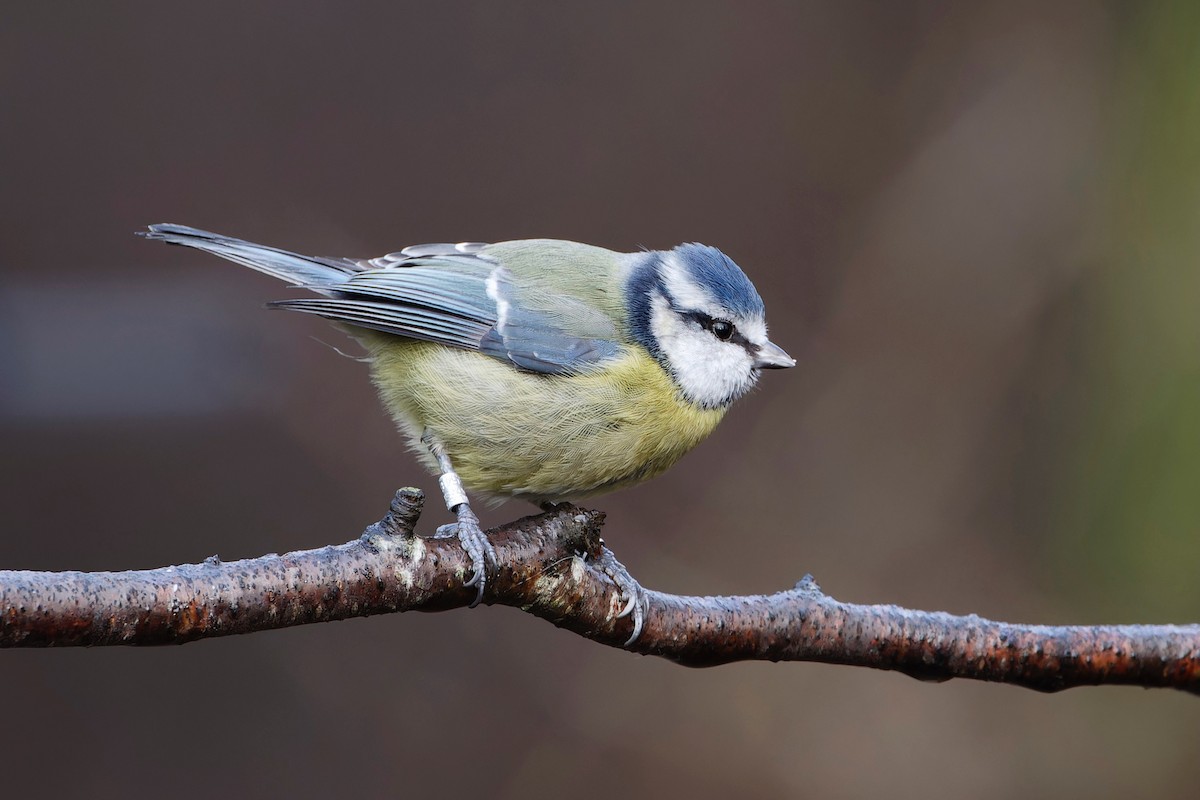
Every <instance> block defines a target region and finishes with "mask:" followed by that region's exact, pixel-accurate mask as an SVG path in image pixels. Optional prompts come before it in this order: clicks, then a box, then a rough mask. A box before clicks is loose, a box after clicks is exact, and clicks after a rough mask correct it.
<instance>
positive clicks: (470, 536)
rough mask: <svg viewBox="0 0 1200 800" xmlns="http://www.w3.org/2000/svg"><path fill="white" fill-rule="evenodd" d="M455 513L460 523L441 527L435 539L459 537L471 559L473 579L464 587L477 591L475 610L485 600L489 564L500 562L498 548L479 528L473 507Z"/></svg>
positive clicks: (459, 509)
mask: <svg viewBox="0 0 1200 800" xmlns="http://www.w3.org/2000/svg"><path fill="white" fill-rule="evenodd" d="M455 513H457V514H458V522H453V523H451V524H449V525H442V526H440V527H439V528H438V529H437V531H436V532H435V533H434V537H435V538H437V539H448V538H450V537H451V536H455V537H457V538H458V541H459V544H461V545H462V549H463V550H464V551H465V552H466V554H467V558H469V559H471V570H472V571H471V577H470V578H468V579H467V580H466V581H464V582H463V585H464V586H467V587H471V586H474V587H475V588H476V589H477V592H476V594H475V599H474V600H473V601H472V602H471V608H474V607H475V606H477V605H479V601H480V600H482V599H483V589H484V586H485V585H486V584H487V565H488V563H491V564H493V565H495V564H497V563H499V562H498V561H497V559H496V548H494V547H492V543H491V541H489V540H488V538H487V534H485V533H484V532H483V529H481V528H480V527H479V518H478V517H476V516H475V512H473V511H472V510H471V507H470V506H469V505H467V504H466V503H463V504H462V505H460V506H459V507H458V508H457V509H455Z"/></svg>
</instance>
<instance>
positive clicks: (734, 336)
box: [677, 309, 751, 350]
mask: <svg viewBox="0 0 1200 800" xmlns="http://www.w3.org/2000/svg"><path fill="white" fill-rule="evenodd" d="M677 311H678V313H679V314H680V315H681V316H682V317H684V318H685V319H689V320H691V321H693V322H695V323H697V324H698V325H699V326H700V327H701V328H703V329H704V330H706V331H708V332H709V333H711V334H712V335H713V336H715V337H716V338H717V339H719V340H720V341H722V342H731V343H733V344H738V345H741V346H742V347H744V348H746V349H747V350H749V349H750V347H751V345H750V340H749V339H747V338H746V337H745V336H743V335H742V332H741V331H739V330H738V327H737V325H735V324H733V323H732V322H731V321H729V320H727V319H718V318H717V317H714V316H712V315H710V314H705V313H704V312H703V311H690V310H689V311H683V310H681V309H677ZM720 325H728V326H729V330H730V333H729V335H728V336H724V337H723V336H721V335H719V334H718V333H717V331H716V330H714V326H720Z"/></svg>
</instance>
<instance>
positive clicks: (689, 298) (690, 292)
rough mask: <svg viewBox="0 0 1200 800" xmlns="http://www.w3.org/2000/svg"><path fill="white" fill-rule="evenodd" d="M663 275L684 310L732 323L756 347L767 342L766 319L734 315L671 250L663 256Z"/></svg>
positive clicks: (668, 290)
mask: <svg viewBox="0 0 1200 800" xmlns="http://www.w3.org/2000/svg"><path fill="white" fill-rule="evenodd" d="M660 274H661V276H662V282H663V287H664V288H666V290H667V293H668V294H669V295H671V297H672V298H674V300H675V303H676V305H678V306H679V307H680V308H682V309H684V310H687V311H701V312H703V313H705V314H708V315H709V316H710V317H713V318H714V319H726V320H729V321H730V322H732V323H733V324H734V325H736V326H737V328H738V330H739V331H741V332H742V335H743V336H745V337H746V338H747V339H749V340H750V341H752V342H754V343H755V344H762V343H764V342H766V341H767V323H766V320H764V319H763V318H762V317H761V316H760V315H758V314H754V315H752V316H749V317H746V316H741V315H738V314H734V313H733V312H732V311H730V310H729V309H728V308H726V307H725V306H724V305H722V304H721V303H720V302H718V300H717V299H716V297H714V296H713V294H712V291H711V290H710V289H709V287H707V286H705V285H704V284H702V283H700V282H699V281H697V280H696V279H695V277H694V276H693V275H692V273H691V271H690V270H689V269H688V268H687V266H686V265H685V264H684V263H683V260H682V259H681V258H680V257H679V254H678V253H676V252H674V251H670V252H667V253H664V254H663V257H662V267H661V269H660Z"/></svg>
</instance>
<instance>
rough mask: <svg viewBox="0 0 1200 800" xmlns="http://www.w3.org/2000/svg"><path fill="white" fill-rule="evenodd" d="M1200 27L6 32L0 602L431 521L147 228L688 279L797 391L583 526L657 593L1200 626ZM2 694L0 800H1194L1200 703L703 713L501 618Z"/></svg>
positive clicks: (994, 23) (878, 694)
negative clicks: (733, 265)
mask: <svg viewBox="0 0 1200 800" xmlns="http://www.w3.org/2000/svg"><path fill="white" fill-rule="evenodd" d="M1195 8H1196V6H1195V5H1194V4H1190V3H1187V2H1177V3H1157V4H1116V3H1114V4H1103V3H1068V2H1062V3H1049V4H1046V3H1013V2H1007V1H1006V2H979V3H970V4H960V3H925V2H922V3H901V2H897V3H886V4H880V3H859V2H846V3H756V4H740V3H739V4H735V3H705V2H693V3H686V4H683V3H657V2H640V3H605V4H588V5H585V4H581V3H563V4H557V3H556V4H551V3H526V2H505V3H491V2H477V3H461V2H443V3H311V2H308V3H297V2H271V3H266V2H264V3H255V4H240V3H205V4H187V5H183V4H169V5H168V4H159V3H105V4H93V3H75V4H70V3H54V4H51V3H30V4H16V3H9V4H6V5H5V8H4V9H3V11H2V12H0V442H2V444H0V471H2V475H0V532H2V533H0V565H2V566H3V567H6V568H31V569H67V568H71V569H123V568H132V567H150V566H159V565H163V564H169V563H178V562H183V561H195V560H199V559H202V558H204V557H205V556H208V555H210V554H213V553H218V554H220V556H221V557H222V558H226V559H232V558H237V557H244V556H253V555H259V554H262V553H264V552H270V551H284V550H288V549H295V548H302V547H312V546H319V545H322V544H327V543H332V542H340V541H344V540H346V539H349V538H351V537H353V536H355V535H357V534H358V532H359V531H360V530H361V529H362V527H363V526H364V525H365V524H367V523H369V522H371V521H373V520H375V519H377V518H378V517H379V516H380V515H381V514H382V512H383V511H384V510H385V509H386V507H387V503H388V500H389V498H390V496H391V493H392V491H393V489H394V488H396V487H398V486H402V485H409V484H415V485H419V486H422V487H425V488H426V489H427V490H431V491H432V490H435V489H436V484H435V482H434V481H433V479H431V478H430V477H428V476H426V475H424V474H423V473H422V472H421V471H420V470H419V469H418V468H417V467H416V466H415V464H414V463H413V461H412V460H411V459H410V457H409V456H408V455H407V454H406V453H405V452H404V450H403V448H402V447H401V446H400V444H399V440H398V438H397V436H396V435H395V434H394V432H393V430H392V426H391V424H390V423H389V421H388V420H387V418H386V417H385V415H384V414H383V413H382V412H381V411H380V410H379V408H378V406H377V404H376V401H375V399H374V396H373V393H372V390H371V389H370V387H369V385H368V383H367V381H366V378H365V370H364V368H363V367H362V365H360V364H358V363H355V362H354V361H353V360H351V359H348V358H343V357H341V356H340V355H339V354H338V353H337V352H336V351H335V349H334V348H335V347H339V348H345V347H347V343H346V342H345V341H344V340H343V339H342V337H340V336H339V334H338V333H337V332H336V331H334V330H333V329H331V328H329V327H327V326H326V325H325V324H324V323H322V322H321V321H320V320H316V319H309V318H305V317H301V316H299V315H286V314H274V313H266V312H264V311H263V310H262V308H261V307H262V304H263V302H264V301H266V300H268V299H272V298H277V297H280V296H285V295H286V294H287V292H286V290H284V289H281V287H280V286H279V285H277V284H275V283H274V282H272V281H271V280H270V279H268V278H265V277H263V276H259V275H256V274H254V273H251V272H250V271H248V270H245V269H241V268H239V267H237V266H235V265H232V264H227V263H223V262H219V261H217V260H216V259H213V258H211V257H207V256H204V255H203V254H200V253H194V252H189V251H186V250H182V249H173V248H166V247H164V246H161V245H158V244H154V243H147V242H144V241H141V240H138V239H136V238H135V237H134V236H133V235H132V233H133V231H134V230H136V229H138V228H140V227H142V226H143V225H145V224H147V223H151V222H159V221H172V222H182V223H187V224H191V225H196V226H199V227H205V228H210V229H213V230H218V231H222V232H227V233H230V234H234V235H237V236H242V237H246V238H251V239H255V240H258V241H262V242H265V243H270V244H275V245H280V246H285V247H289V248H291V249H295V250H299V251H301V252H312V253H318V254H325V255H360V256H370V255H377V254H380V253H383V252H387V251H391V250H396V249H398V248H400V247H402V246H404V245H407V244H412V243H417V242H426V241H458V240H462V239H472V240H484V241H488V240H500V239H509V238H522V237H529V236H553V237H563V238H571V239H578V240H582V241H586V242H591V243H596V244H601V245H605V246H609V247H613V248H617V249H632V248H637V247H639V246H642V245H645V246H651V247H669V246H672V245H674V244H676V243H678V242H680V241H691V240H701V241H704V242H707V243H711V244H715V245H718V246H720V247H721V248H723V249H724V250H725V251H726V252H727V253H729V254H730V255H731V256H733V258H734V259H735V260H737V261H738V262H739V263H740V264H741V265H742V266H743V267H744V268H745V269H746V271H747V272H748V273H749V274H750V275H751V276H752V278H753V279H754V280H755V282H756V283H757V285H758V288H759V289H760V291H761V293H762V294H763V296H764V297H765V298H766V300H767V306H768V311H769V319H770V322H771V326H772V334H773V335H772V338H773V339H775V340H776V341H778V342H779V343H780V344H782V345H783V346H785V347H786V348H787V349H788V350H789V351H791V352H792V353H793V355H795V356H797V357H798V358H799V361H800V366H799V368H797V369H795V370H791V371H788V372H780V373H771V374H768V375H766V376H764V380H763V381H762V383H761V384H760V389H759V390H758V391H757V392H755V393H754V394H753V395H752V396H751V397H749V398H748V399H746V400H744V401H743V402H741V403H740V404H739V405H738V406H737V407H736V408H735V409H734V410H733V412H732V413H731V414H730V416H729V418H728V419H727V421H726V422H725V423H724V425H723V426H722V427H721V429H720V430H719V431H718V432H717V433H716V434H715V435H714V436H713V437H712V439H711V440H710V441H709V442H707V443H706V444H704V445H703V446H701V447H700V448H698V449H697V450H696V451H695V452H693V453H692V454H691V455H689V456H688V457H687V458H686V459H685V460H684V461H683V462H682V463H681V464H680V465H679V466H678V467H677V468H675V469H674V470H672V471H671V472H669V473H668V474H666V475H665V476H663V477H661V478H659V479H657V480H655V481H653V482H651V483H649V484H647V485H644V486H641V487H638V488H636V489H632V490H627V491H624V492H621V493H618V494H616V495H613V496H611V497H606V498H603V499H600V500H597V501H595V503H594V504H595V505H598V506H600V507H602V508H604V509H605V510H606V511H608V512H609V520H610V523H609V527H608V529H607V533H606V537H607V539H608V541H609V542H610V544H611V545H612V546H613V547H614V548H615V549H616V551H617V553H618V555H619V556H620V557H621V558H622V559H623V560H624V561H625V563H626V564H628V565H629V566H630V568H631V569H632V571H633V572H634V574H635V575H637V576H638V577H639V578H640V579H642V581H643V582H644V583H645V584H646V585H647V586H650V587H654V588H659V589H664V590H669V591H676V592H688V593H745V592H760V591H772V590H776V589H780V588H784V587H787V586H790V585H791V584H792V583H793V582H794V581H795V580H796V579H798V578H799V577H800V576H801V575H802V574H804V573H805V572H812V573H813V574H814V575H815V576H816V577H817V578H818V580H819V581H820V582H821V584H822V586H823V587H824V588H825V589H826V590H827V591H829V592H830V593H831V594H833V595H834V596H836V597H838V598H841V599H845V600H853V601H860V602H871V601H878V602H897V603H902V604H907V605H912V606H916V607H921V608H930V609H944V610H948V611H953V612H964V613H965V612H977V613H980V614H984V615H987V616H991V617H997V618H1002V619H1006V620H1017V621H1029V622H1044V623H1068V622H1073V623H1101V622H1196V621H1198V620H1200V580H1197V576H1198V574H1200V315H1197V313H1196V308H1197V301H1198V299H1200V267H1198V264H1197V258H1198V256H1200V234H1198V232H1200V214H1198V209H1200V203H1198V201H1200V89H1198V88H1197V87H1198V86H1200V17H1198V14H1197V12H1196V11H1195ZM718 490H719V491H718ZM731 498H732V500H731ZM430 509H431V510H430V513H429V516H428V517H427V524H428V525H429V526H430V527H432V526H433V525H434V524H440V523H441V522H445V521H447V519H446V518H445V517H444V515H442V514H440V512H439V509H438V504H437V503H431V504H430ZM525 513H528V508H527V507H526V506H522V505H520V504H510V505H508V506H504V507H501V508H499V509H497V510H495V511H492V512H490V513H489V514H488V515H487V518H486V519H485V522H488V523H498V522H501V521H504V520H506V519H510V518H514V517H516V516H520V515H523V514H525ZM0 687H3V689H2V690H0V691H2V695H0V696H2V698H3V712H2V716H0V720H2V721H0V753H3V761H4V763H5V764H6V769H5V777H4V783H5V791H4V793H5V794H6V795H7V796H12V797H34V796H47V797H50V796H53V797H63V796H81V795H87V796H90V797H131V796H140V795H154V796H159V795H162V794H164V793H170V794H171V795H172V796H174V797H179V798H190V797H213V796H254V795H263V796H281V795H284V794H287V795H293V796H313V795H318V794H337V795H339V796H341V795H345V796H364V797H371V796H393V795H414V796H419V795H427V794H429V793H431V792H437V793H439V794H443V793H444V794H454V795H462V796H467V797H497V798H505V797H526V796H540V795H551V794H553V795H562V794H570V795H572V796H576V797H604V796H612V795H614V794H620V795H625V794H630V795H634V796H642V795H651V794H657V795H667V796H685V794H686V796H690V797H695V798H705V797H729V796H738V797H779V796H797V797H800V796H812V797H852V796H893V797H927V796H946V797H985V798H987V797H1012V796H1014V795H1018V794H1019V795H1022V796H1032V797H1044V796H1051V795H1058V796H1084V795H1091V796H1099V797H1104V796H1114V797H1130V796H1142V797H1172V796H1177V797H1194V796H1195V792H1196V787H1197V785H1198V782H1200V755H1198V753H1200V702H1198V701H1197V700H1195V699H1194V698H1191V697H1188V696H1185V695H1182V694H1178V693H1174V692H1167V691H1142V690H1138V689H1128V688H1126V689H1122V688H1104V689H1079V690H1073V691H1070V692H1067V693H1065V694H1062V695H1058V696H1049V695H1040V694H1035V693H1033V692H1029V691H1024V690H1019V689H1015V688H1011V687H1004V686H994V685H983V684H973V683H967V682H961V681H960V682H952V683H949V684H943V685H931V684H922V683H919V682H916V681H913V680H910V679H908V678H906V677H903V676H900V675H896V674H890V673H876V672H869V671H862V670H854V669H847V668H837V667H828V666H820V665H808V664H783V665H776V664H740V665H732V666H726V667H721V668H718V669H713V670H705V671H688V670H683V669H680V668H678V667H675V666H672V665H671V664H668V663H665V662H662V661H659V660H655V659H647V658H641V657H637V656H633V655H630V654H627V653H624V652H621V651H617V650H611V649H607V648H603V647H600V646H597V645H595V644H592V643H590V642H587V641H584V640H582V639H580V638H577V637H575V636H573V635H570V634H567V633H564V632H561V631H558V630H557V629H555V628H553V627H552V626H550V625H547V624H545V623H543V622H540V621H538V620H535V619H533V618H531V617H528V616H526V615H523V614H521V613H520V612H518V611H515V610H512V609H506V608H478V609H476V610H474V611H472V612H469V613H468V612H466V611H458V612H454V613H447V614H439V615H418V614H410V615H404V616H387V617H377V618H373V619H367V620H356V621H351V622H344V623H339V624H332V625H323V626H312V627H307V628H302V629H293V630H287V631H279V632H271V633H265V634H258V635H253V636H246V637H237V638H231V639H225V640H214V641H207V642H201V643H197V644H192V645H189V646H186V647H182V648H168V649H147V650H136V649H102V650H90V651H83V650H77V651H42V652H8V653H4V654H2V655H0Z"/></svg>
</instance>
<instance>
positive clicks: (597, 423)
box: [355, 331, 725, 500]
mask: <svg viewBox="0 0 1200 800" xmlns="http://www.w3.org/2000/svg"><path fill="white" fill-rule="evenodd" d="M355 333H356V335H359V334H358V331H356V332H355ZM360 339H361V341H362V342H363V344H364V345H366V346H367V348H368V350H369V351H370V353H371V356H372V373H373V377H374V380H375V384H376V386H377V387H378V388H379V391H380V395H381V396H382V398H383V401H384V403H385V405H386V406H387V408H388V410H389V411H390V412H391V413H392V416H393V417H394V418H395V419H396V421H397V423H398V424H399V425H400V427H401V428H402V430H404V432H405V433H406V434H407V435H408V437H409V442H410V445H411V446H412V448H413V450H414V451H415V452H417V453H418V454H419V455H420V456H421V457H422V458H423V460H424V461H425V462H426V464H427V465H428V466H429V467H430V469H431V470H433V471H435V472H436V470H437V465H436V463H435V462H434V461H433V459H432V457H430V456H429V454H428V452H427V451H426V448H425V446H424V445H423V444H421V442H420V437H421V436H422V434H423V433H424V431H425V430H429V431H431V432H432V433H433V434H434V435H435V436H437V437H438V438H439V439H440V440H441V441H442V443H443V444H444V445H445V446H446V451H447V453H448V455H449V456H450V460H451V462H452V463H453V465H454V468H455V470H456V471H457V472H458V474H459V477H460V478H462V480H463V483H464V484H465V485H466V486H467V488H468V489H471V490H473V491H476V492H484V493H487V494H491V495H497V496H505V497H509V496H522V497H527V498H529V499H533V500H564V499H573V498H580V497H584V496H587V495H591V494H597V493H600V492H604V491H608V490H611V489H616V488H618V487H621V486H627V485H629V484H633V483H637V482H639V481H642V480H645V479H647V478H651V477H653V476H655V475H657V474H659V473H660V472H662V471H663V470H665V469H667V468H668V467H670V466H671V465H672V464H674V463H675V462H676V461H678V460H679V458H680V457H681V456H683V454H684V453H686V452H687V451H689V450H691V449H692V448H693V447H695V446H696V445H697V444H699V443H700V442H701V441H702V440H703V439H704V438H705V437H706V436H708V434H709V433H711V432H712V430H713V428H715V427H716V425H717V423H718V422H720V421H721V418H722V417H723V416H724V415H725V410H724V409H723V408H722V409H703V408H700V407H698V406H695V405H693V404H691V403H689V402H687V401H686V400H683V399H682V398H681V397H680V396H679V393H678V389H677V388H676V386H675V384H674V382H673V381H672V380H671V379H670V377H669V376H668V375H667V374H666V373H665V372H663V370H662V368H661V367H660V366H659V365H658V363H657V362H656V361H655V360H654V359H653V358H651V357H650V355H649V354H647V353H646V352H645V351H644V350H643V349H642V348H640V347H633V346H630V347H628V348H627V349H626V351H625V352H624V353H623V354H622V355H621V356H620V357H618V358H617V359H615V360H613V361H611V362H608V363H606V364H605V365H604V368H603V369H602V370H600V371H597V372H592V373H585V374H579V375H538V374H531V373H526V372H519V371H517V370H515V369H513V368H512V367H511V366H508V365H506V364H504V363H501V362H500V361H498V360H496V359H494V358H490V357H488V356H484V355H481V354H479V353H476V352H470V351H465V350H453V349H450V348H447V347H443V346H440V345H433V344H428V343H425V342H416V341H412V340H407V339H399V338H396V337H391V336H382V335H374V334H369V335H365V336H363V335H360Z"/></svg>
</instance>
